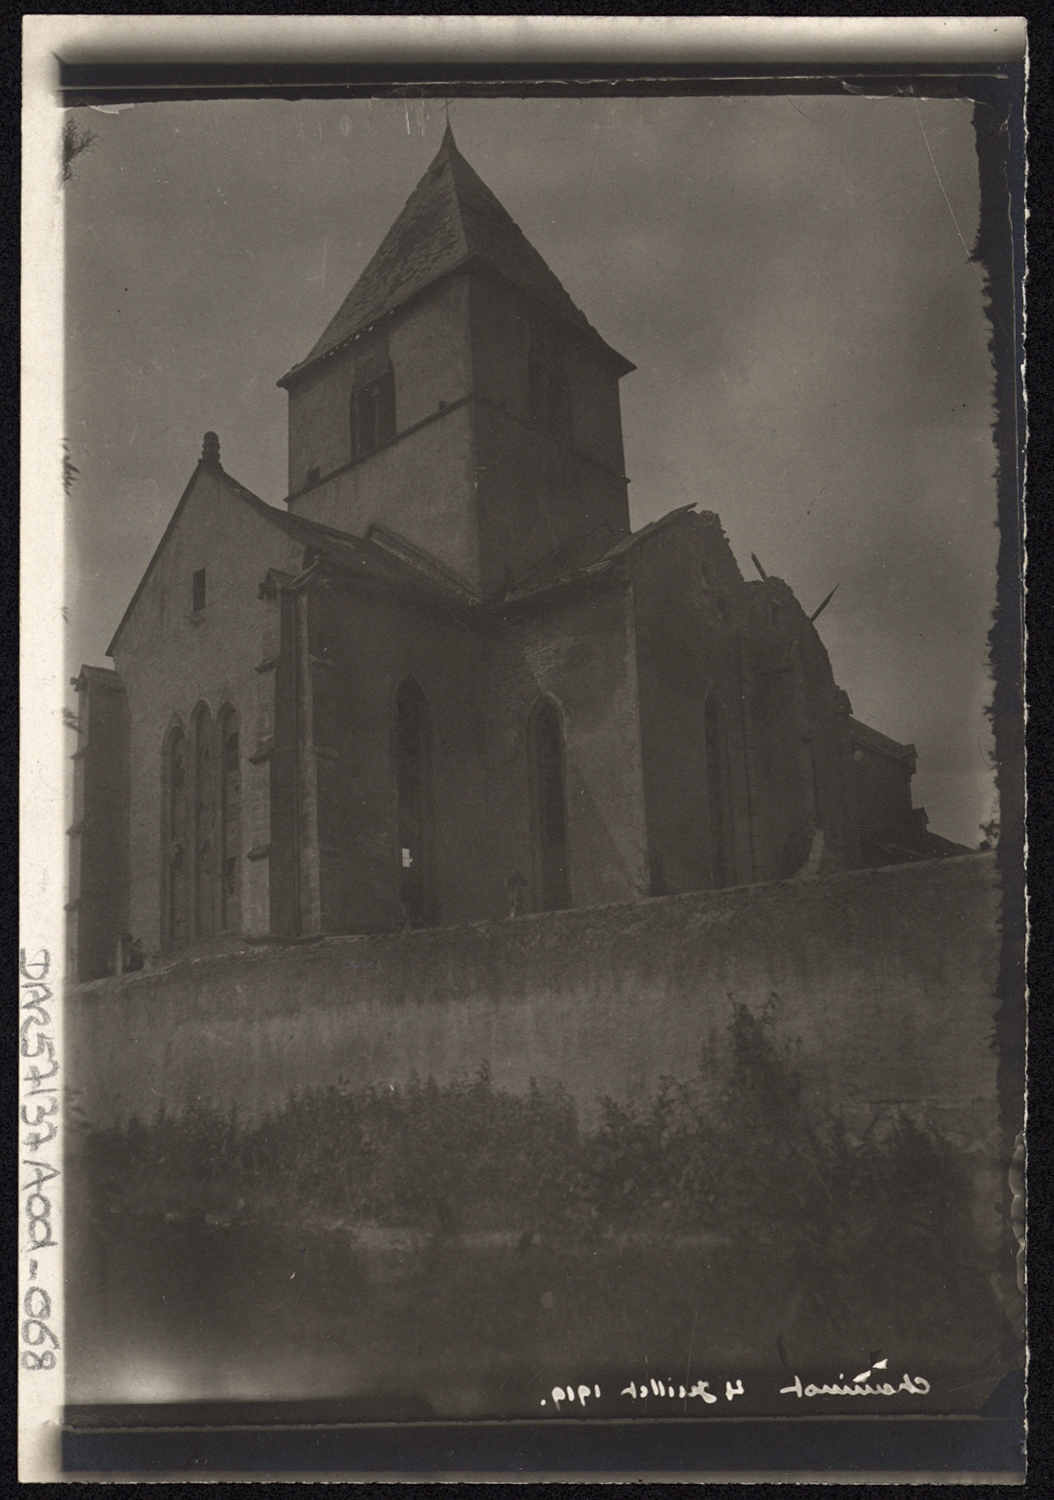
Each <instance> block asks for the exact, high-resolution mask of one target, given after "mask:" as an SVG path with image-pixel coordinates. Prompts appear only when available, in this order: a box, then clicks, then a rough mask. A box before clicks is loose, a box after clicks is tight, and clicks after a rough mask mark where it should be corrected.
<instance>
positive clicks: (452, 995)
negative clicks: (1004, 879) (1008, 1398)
mask: <svg viewBox="0 0 1054 1500" xmlns="http://www.w3.org/2000/svg"><path fill="white" fill-rule="evenodd" d="M998 917H999V893H998V889H997V881H996V872H995V864H994V858H993V856H990V855H971V856H965V857H963V858H959V859H951V860H945V861H942V862H938V863H926V864H917V865H907V866H898V867H892V868H887V869H878V870H865V871H857V872H854V873H851V874H847V875H843V876H837V877H830V878H826V879H822V880H816V881H801V882H795V881H787V882H779V883H774V884H768V885H759V886H749V887H742V888H739V889H735V890H730V891H725V892H720V893H714V892H707V893H701V894H693V895H688V896H673V897H663V898H658V899H655V900H649V901H642V902H639V903H636V904H633V905H626V906H611V907H603V908H594V909H590V910H581V911H571V912H561V913H553V914H548V915H544V916H533V917H525V918H520V919H517V920H512V921H505V922H492V923H479V924H475V925H472V926H467V927H459V928H447V929H440V930H433V931H425V932H413V933H407V934H404V935H391V936H382V937H361V938H354V937H353V938H330V939H326V940H324V941H321V942H318V943H313V944H308V945H302V946H288V947H286V946H283V947H262V948H258V949H253V950H250V951H240V952H237V953H231V954H227V955H220V956H212V957H207V958H198V959H188V960H185V961H182V962H180V963H177V964H174V965H172V966H170V967H168V968H166V969H164V970H160V971H156V972H144V973H139V974H135V975H132V976H127V977H125V978H123V979H111V980H102V981H99V982H97V983H95V984H93V985H85V986H81V987H79V988H76V989H72V990H71V991H69V992H68V994H67V1000H66V1037H67V1053H68V1056H69V1059H70V1061H69V1078H70V1082H71V1084H72V1091H73V1098H74V1100H75V1103H76V1106H77V1108H78V1111H79V1113H80V1115H81V1116H82V1118H83V1119H84V1120H85V1122H86V1123H88V1124H93V1125H107V1124H111V1123H114V1122H118V1121H123V1120H127V1119H128V1118H129V1117H130V1116H131V1115H133V1114H136V1115H138V1116H139V1117H140V1118H141V1119H143V1120H149V1119H151V1118H153V1116H154V1115H156V1113H157V1111H158V1110H159V1108H160V1107H161V1106H162V1104H163V1105H164V1107H165V1109H166V1111H167V1112H168V1113H170V1114H173V1113H174V1114H176V1115H178V1114H179V1113H180V1112H181V1111H182V1110H183V1109H184V1108H185V1107H186V1106H187V1105H188V1104H189V1103H190V1102H191V1101H200V1102H201V1103H203V1104H205V1105H207V1106H210V1107H220V1108H230V1107H231V1106H232V1105H236V1106H237V1109H238V1113H239V1116H240V1117H241V1118H242V1119H246V1120H248V1119H252V1118H254V1117H258V1116H259V1115H260V1114H262V1113H264V1112H266V1111H268V1110H269V1109H271V1108H273V1107H275V1106H278V1105H280V1104H282V1103H283V1102H284V1101H285V1099H286V1098H287V1097H288V1094H289V1092H290V1090H294V1089H295V1090H297V1091H298V1092H299V1091H303V1090H305V1089H311V1088H317V1087H325V1086H328V1085H330V1084H334V1085H338V1086H347V1087H351V1088H361V1087H363V1086H365V1085H373V1086H375V1087H383V1086H384V1085H386V1084H389V1083H401V1082H404V1081H406V1080H407V1079H408V1078H409V1077H411V1075H414V1074H416V1075H417V1076H418V1077H420V1078H421V1079H424V1078H427V1077H429V1076H433V1077H435V1078H436V1080H437V1081H439V1082H442V1081H445V1080H448V1079H450V1078H452V1077H456V1076H459V1075H465V1074H471V1073H473V1072H475V1071H476V1070H477V1069H478V1068H480V1067H481V1066H483V1065H484V1064H486V1065H488V1066H489V1068H490V1070H491V1072H492V1075H493V1080H494V1084H495V1086H497V1087H503V1088H506V1089H509V1090H511V1091H514V1092H521V1091H524V1090H526V1089H527V1088H528V1086H529V1083H530V1080H531V1079H534V1080H535V1081H536V1082H537V1083H538V1084H540V1085H542V1086H545V1085H546V1084H550V1083H559V1084H560V1085H562V1087H563V1088H564V1089H565V1090H566V1091H567V1092H568V1093H569V1094H571V1096H572V1097H573V1098H574V1099H575V1101H576V1103H577V1105H578V1107H579V1111H580V1115H581V1118H582V1119H583V1122H584V1123H588V1122H589V1121H590V1120H591V1119H592V1118H593V1117H594V1111H595V1108H596V1101H597V1098H598V1096H601V1095H607V1096H610V1097H611V1098H613V1099H615V1100H617V1101H619V1102H621V1103H626V1102H633V1101H635V1100H640V1099H645V1098H648V1097H650V1096H652V1095H653V1094H654V1092H655V1089H656V1087H657V1085H658V1083H659V1080H660V1079H661V1078H662V1077H663V1076H673V1077H677V1078H682V1079H683V1078H688V1077H692V1076H698V1075H700V1074H702V1075H703V1076H705V1074H706V1071H707V1067H708V1059H713V1058H714V1056H715V1054H716V1052H717V1051H718V1050H719V1049H720V1047H721V1046H722V1044H723V1038H724V1037H725V1035H726V1033H727V1023H728V1021H729V1019H730V1016H731V1005H732V1002H733V1001H735V1002H737V1003H739V1004H744V1005H747V1006H748V1007H750V1008H751V1009H754V1010H757V1009H759V1008H760V1007H761V1006H763V1005H765V1004H767V1003H770V1001H771V1002H772V1003H773V1004H775V1006H776V1019H777V1025H778V1029H779V1031H780V1032H781V1033H782V1034H783V1035H784V1037H785V1038H786V1039H787V1040H788V1041H791V1042H795V1043H796V1042H798V1041H800V1056H801V1059H802V1067H803V1069H804V1070H805V1073H806V1077H807V1078H808V1081H809V1087H810V1089H814V1090H816V1091H817V1093H816V1097H817V1099H818V1100H819V1101H820V1102H823V1103H825V1104H827V1105H828V1106H830V1107H831V1108H836V1107H837V1108H840V1109H842V1110H843V1111H845V1113H846V1115H847V1117H848V1118H849V1119H850V1121H853V1120H854V1119H855V1120H859V1121H869V1120H871V1119H874V1118H875V1117H876V1116H877V1117H880V1116H881V1115H882V1114H883V1112H888V1111H889V1110H891V1109H894V1108H897V1107H902V1108H905V1109H907V1110H908V1111H910V1112H911V1113H912V1114H913V1115H914V1116H915V1117H916V1118H920V1119H925V1120H926V1121H928V1122H929V1123H930V1124H931V1125H932V1126H934V1127H935V1128H937V1129H938V1130H940V1131H941V1132H942V1134H944V1135H945V1136H946V1137H947V1138H948V1139H949V1140H950V1141H951V1142H952V1143H954V1144H955V1145H956V1146H957V1147H958V1148H959V1149H960V1150H962V1151H964V1152H966V1153H967V1155H968V1156H970V1157H972V1158H973V1159H974V1164H975V1167H976V1169H977V1170H978V1171H979V1172H981V1173H982V1175H984V1176H985V1177H988V1176H989V1174H990V1173H992V1172H998V1171H999V1170H1001V1169H1000V1167H999V1154H1000V1147H999V1142H998V1108H997V1097H996V1087H997V1085H996V1075H997V1058H996V1055H995V1053H994V1051H993V1050H992V1045H991V1036H992V1030H993V1015H994V1011H995V1008H996V1000H995V990H996V979H997V970H998V958H999V930H998ZM772 997H776V998H775V1000H774V1001H773V1000H772ZM990 1181H991V1188H992V1194H993V1197H992V1198H990V1199H989V1207H988V1210H987V1212H988V1213H992V1212H993V1211H994V1209H995V1205H996V1204H997V1203H998V1202H999V1201H1000V1198H999V1189H998V1187H997V1183H996V1180H995V1178H990ZM986 1196H987V1195H986Z"/></svg>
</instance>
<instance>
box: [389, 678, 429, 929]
mask: <svg viewBox="0 0 1054 1500" xmlns="http://www.w3.org/2000/svg"><path fill="white" fill-rule="evenodd" d="M395 784H396V803H397V815H398V835H399V900H400V902H401V905H402V910H403V916H404V918H405V919H406V920H408V921H410V922H412V923H413V925H414V926H415V927H428V926H431V925H432V924H433V923H434V922H435V921H436V900H435V888H434V881H433V871H432V867H433V849H432V716H431V713H430V712H429V708H428V700H427V699H426V697H425V695H424V693H423V692H422V691H421V689H420V687H419V686H418V684H417V683H416V682H415V681H414V679H413V678H412V677H407V678H406V679H405V681H404V682H403V683H402V684H401V685H400V687H399V691H398V692H397V693H396V695H395Z"/></svg>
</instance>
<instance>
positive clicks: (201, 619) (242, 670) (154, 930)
mask: <svg viewBox="0 0 1054 1500" xmlns="http://www.w3.org/2000/svg"><path fill="white" fill-rule="evenodd" d="M301 558H302V548H300V547H298V546H297V545H296V544H295V543H294V542H292V541H291V540H290V539H289V538H287V537H285V536H284V535H283V534H282V533H281V532H280V531H279V530H278V529H277V528H276V527H273V526H271V525H270V524H269V523H268V522H267V520H266V519H265V518H264V517H261V516H259V515H257V514H256V513H255V512H254V511H253V509H252V508H251V507H250V506H249V505H248V504H247V503H246V502H244V501H242V500H240V499H238V498H237V497H236V496H234V495H232V494H231V493H230V491H229V489H228V488H227V487H226V485H225V484H224V483H223V481H222V479H219V478H217V476H215V475H213V474H211V473H210V472H209V471H208V470H207V469H204V468H201V469H199V470H198V473H197V475H196V478H195V481H194V488H193V490H192V492H191V494H190V496H189V497H188V500H187V503H186V506H185V508H184V510H183V513H182V515H181V516H180V517H179V519H178V521H177V522H176V525H175V527H174V529H173V531H172V533H171V534H170V536H169V538H168V540H167V542H166V544H165V548H164V550H163V552H162V553H161V555H160V556H159V557H158V559H157V561H156V563H155V565H154V567H153V571H152V572H151V574H150V576H149V577H148V578H147V581H146V584H145V586H144V588H143V591H142V593H141V594H140V596H139V599H138V600H137V602H136V605H135V608H134V610H133V612H132V614H131V616H130V617H129V619H128V620H127V621H126V623H125V627H124V629H123V630H122V632H121V635H120V639H119V641H118V643H117V647H116V649H115V651H114V663H115V665H116V667H117V670H118V671H119V672H120V674H121V680H122V681H123V682H124V684H125V688H126V691H127V695H128V714H129V733H130V751H131V753H130V763H131V772H130V781H131V798H130V872H129V874H130V881H129V887H130V889H129V931H130V933H131V935H132V936H133V937H136V938H139V939H141V941H142V942H143V944H144V946H145V947H146V948H148V949H153V948H156V947H157V946H158V943H159V941H160V900H161V891H160V871H161V814H162V805H161V778H162V745H163V742H164V739H165V735H166V734H167V732H168V729H169V727H170V725H171V724H172V722H173V721H174V720H175V719H177V718H178V719H179V720H180V722H181V723H182V725H183V727H184V729H185V730H186V731H188V732H189V728H190V716H191V714H192V713H193V711H194V708H195V705H196V704H197V703H198V702H199V701H204V702H205V703H207V704H208V706H209V710H210V712H211V713H212V715H213V717H215V715H216V712H217V710H218V709H219V708H220V706H221V704H222V703H223V701H224V700H225V699H229V700H230V701H232V702H233V703H234V705H235V707H236V708H237V710H238V715H239V720H240V750H241V757H242V783H243V787H245V786H246V785H247V776H246V769H247V768H246V756H247V755H249V754H250V753H252V751H253V749H254V748H255V741H256V725H257V716H258V712H259V711H260V709H261V707H262V706H264V705H263V704H262V702H261V699H266V695H267V694H268V693H271V692H273V684H272V683H271V681H270V677H269V675H266V674H265V675H264V676H261V674H260V673H258V672H257V671H256V667H257V665H258V664H259V663H260V662H261V661H262V660H263V659H264V657H265V655H266V654H267V652H268V650H269V649H270V647H269V644H268V642H267V640H266V624H267V620H268V618H269V606H268V605H267V604H266V603H265V602H263V601H261V600H260V599H259V598H258V597H257V590H258V587H259V585H260V583H261V581H262V580H263V578H264V576H265V574H266V572H267V570H268V568H271V567H275V568H279V569H282V570H285V571H288V572H292V573H295V572H297V571H298V570H299V566H300V560H301ZM202 567H204V568H205V569H206V580H207V584H206V586H207V602H206V607H205V609H204V611H203V612H202V613H201V615H200V616H198V617H195V616H194V614H193V612H192V608H191V604H192V595H191V580H192V576H193V574H194V572H195V571H196V570H197V569H199V568H202ZM245 817H246V810H245V808H244V806H243V822H244V819H245ZM244 847H246V845H245V844H244V842H243V848H244ZM245 873H246V861H245V860H244V859H243V860H242V874H243V878H244V877H245ZM246 906H247V902H246V901H245V900H243V910H245V909H246Z"/></svg>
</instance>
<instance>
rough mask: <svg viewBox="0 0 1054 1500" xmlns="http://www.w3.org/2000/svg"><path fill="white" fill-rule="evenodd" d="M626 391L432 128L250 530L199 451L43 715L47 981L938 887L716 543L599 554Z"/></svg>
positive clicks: (299, 396) (291, 387)
mask: <svg viewBox="0 0 1054 1500" xmlns="http://www.w3.org/2000/svg"><path fill="white" fill-rule="evenodd" d="M633 368H634V367H633V365H632V364H631V363H630V361H629V360H628V359H626V358H625V357H624V356H623V355H621V354H619V353H617V352H616V351H615V350H614V349H612V348H611V347H610V345H609V344H607V343H606V342H605V341H604V339H603V337H602V336H601V335H600V334H599V333H598V332H597V331H596V330H595V329H594V328H593V327H592V326H591V325H590V323H589V322H588V321H587V319H586V317H585V316H584V314H583V313H582V312H581V311H580V310H579V309H578V308H577V307H576V306H575V304H574V303H573V302H572V300H571V298H570V297H569V296H568V294H567V292H566V291H565V290H564V288H563V287H562V286H561V284H560V282H559V281H558V280H557V278H556V276H555V275H554V274H553V272H552V271H551V270H550V269H549V267H548V266H547V265H546V264H545V262H544V261H543V260H542V258H541V256H540V255H539V254H538V252H537V251H536V250H534V249H533V248H532V246H531V245H530V244H528V242H527V240H526V239H525V237H524V235H523V234H522V233H521V231H520V230H519V229H518V228H517V226H516V225H515V224H514V223H513V221H512V219H511V218H510V217H509V215H508V214H507V213H506V211H505V210H504V209H503V208H502V206H501V204H500V203H499V202H498V200H497V198H495V196H494V195H493V193H492V192H491V191H490V190H489V188H487V187H486V186H485V185H484V183H483V182H482V181H481V180H480V178H479V177H478V176H477V175H476V173H475V172H474V171H473V169H472V168H471V167H470V166H469V164H468V163H467V162H466V161H465V159H464V157H463V156H462V155H461V154H460V152H459V151H458V148H457V146H456V144H455V142H454V139H453V136H452V134H451V132H450V130H449V129H448V130H447V133H446V135H445V137H444V139H443V143H442V145H441V147H440V150H439V152H438V154H437V156H436V157H435V160H434V161H433V162H432V164H431V166H430V167H429V168H428V170H427V171H426V172H425V174H424V176H423V178H422V179H421V181H420V182H419V183H418V185H417V187H416V188H415V189H414V191H413V193H412V194H411V196H410V198H409V200H408V202H407V204H406V206H405V208H404V209H403V211H402V213H401V214H400V215H399V217H398V218H397V220H396V222H395V224H394V225H393V226H392V228H391V230H390V231H389V233H388V234H387V236H386V238H385V239H384V241H383V243H382V244H381V246H380V248H379V250H378V251H377V253H376V254H375V255H374V257H373V259H372V260H371V261H370V262H369V264H368V265H367V267H366V269H365V271H364V272H363V274H362V275H361V277H360V278H359V280H358V281H357V282H356V284H355V286H354V287H353V288H352V290H351V292H350V293H349V295H348V297H347V298H346V300H345V301H344V303H343V305H342V306H341V307H340V309H339V310H338V312H337V314H336V316H335V317H334V318H333V320H332V321H331V323H330V324H329V326H328V327H327V328H326V329H325V331H324V332H323V333H322V336H321V337H320V338H319V339H318V341H317V342H316V343H315V345H314V347H313V348H312V349H311V350H310V352H309V353H308V354H307V356H306V357H305V358H304V359H303V360H302V361H301V362H300V363H299V364H298V365H296V366H294V368H293V369H291V370H290V371H289V372H288V373H287V374H286V375H284V376H283V377H282V379H281V380H280V381H279V385H280V386H282V387H284V389H285V390H286V391H287V393H288V400H289V475H288V491H289V492H288V497H287V499H286V501H285V502H284V506H283V507H282V508H280V509H279V508H276V507H273V506H270V505H267V504H265V503H264V502H263V501H262V500H260V499H258V498H257V497H256V496H255V495H253V494H251V493H250V492H249V491H248V490H247V489H245V488H244V487H243V486H242V485H240V484H239V483H238V482H237V480H235V479H234V478H233V477H232V476H231V475H229V474H228V473H226V471H225V470H224V468H223V463H222V456H221V451H220V444H219V440H218V439H217V437H216V435H215V434H214V433H206V434H205V439H204V445H203V448H202V453H201V458H200V460H199V461H198V463H197V466H196V468H195V469H194V472H193V474H192V475H191V477H190V481H189V483H188V484H187V487H186V489H185V490H184V492H183V495H182V498H181V499H180V501H179V503H178V505H177V506H176V509H175V512H174V514H173V516H172V519H171V521H170V522H169V524H168V527H167V529H166V531H165V533H164V535H163V537H162V538H161V541H160V543H159V544H158V547H157V550H156V551H155V553H154V556H153V558H152V559H151V561H150V564H149V566H148V567H147V570H146V572H145V574H144V576H143V578H142V581H141V582H140V584H139V586H138V588H137V589H136V592H135V594H134V596H133V597H132V599H131V601H130V603H129V604H128V607H127V609H126V610H125V612H124V615H123V617H122V618H121V620H120V623H119V624H118V625H117V629H116V632H115V634H114V637H113V640H112V642H111V644H110V647H109V651H108V654H109V656H110V657H111V659H112V661H113V669H112V670H104V669H100V668H97V667H90V666H87V667H84V668H83V670H82V672H81V675H80V677H79V678H78V679H77V680H76V684H75V685H76V687H77V690H78V695H79V710H78V713H79V744H78V749H77V752H76V755H75V762H76V768H75V807H74V815H73V827H72V829H71V881H70V887H71V888H70V893H69V904H68V910H69V954H68V959H69V966H70V972H71V975H73V976H75V977H76V978H79V979H81V980H90V979H95V978H98V977H101V976H102V975H104V974H107V973H112V972H114V968H115V964H116V968H117V971H118V972H119V971H120V969H121V968H122V966H125V965H126V964H127V962H128V948H129V946H132V945H134V947H135V948H136V949H137V950H141V952H142V953H144V954H147V955H160V956H162V957H164V956H175V955H178V954H179V953H181V952H188V951H189V952H192V951H202V950H203V949H210V950H211V949H214V948H216V947H220V946H225V945H237V944H242V943H246V942H263V941H296V940H304V939H309V938H313V937H316V936H318V935H322V934H327V933H334V934H336V933H370V932H378V931H390V930H401V929H404V928H406V927H427V926H434V925H444V926H446V925H451V924H456V923H464V922H474V921H480V920H489V919H501V918H507V917H509V916H510V915H513V916H518V915H520V914H521V913H522V914H527V913H531V912H542V911H552V910H559V909H562V908H566V907H581V906H594V905H599V904H604V903H611V902H631V901H636V900H639V899H642V898H646V897H649V896H660V895H669V894H675V893H677V892H683V891H697V890H703V889H708V888H718V887H725V886H732V885H743V884H749V883H753V882H758V881H771V880H779V879H786V878H790V877H792V876H794V875H796V874H799V873H801V872H802V871H803V870H805V871H806V872H819V873H821V874H822V873H824V872H826V871H828V870H839V869H848V868H854V867H859V866H864V865H875V864H887V863H895V862H898V861H903V860H911V859H923V858H934V857H939V856H941V855H944V854H948V853H959V852H965V851H963V850H961V849H960V848H959V846H957V845H953V844H950V843H948V842H947V841H946V840H943V839H940V838H938V837H936V836H935V835H933V834H931V833H929V832H928V831H927V829H926V817H925V813H924V812H923V811H922V810H921V809H913V808H912V805H911V778H912V774H913V771H914V763H915V756H914V750H913V748H912V747H911V746H910V745H901V744H898V743H896V742H895V741H893V740H891V739H888V738H887V737H886V736H884V735H882V734H879V733H878V732H877V731H875V730H873V729H870V728H868V727H867V726H866V725H864V724H861V723H859V722H858V721H857V720H855V719H854V718H853V717H852V711H851V707H850V704H849V700H848V698H847V696H846V694H845V693H844V692H843V691H842V690H841V689H840V688H839V687H838V686H837V684H836V682H835V679H834V676H833V673H832V670H831V665H830V662H829V660H828V657H827V653H826V651H825V649H824V647H823V644H822V643H821V641H820V638H819V636H818V634H817V632H816V629H815V627H814V625H813V623H812V622H811V620H810V619H809V617H808V616H807V615H806V614H805V612H804V611H803V610H802V608H801V606H800V605H799V604H798V602H797V600H796V599H795V597H794V595H793V593H792V591H791V590H790V588H789V587H788V586H787V585H786V584H785V583H784V582H782V581H781V580H780V579H778V578H774V577H766V576H764V575H761V576H759V577H757V578H754V579H751V580H750V581H747V580H745V579H744V577H743V575H742V573H741V572H740V569H739V566H738V565H737V562H736V559H735V558H734V557H733V555H732V552H731V550H730V548H729V545H728V542H727V540H726V538H725V536H724V533H723V531H722V529H721V524H720V521H719V519H718V517H717V516H716V515H714V514H712V513H710V512H707V511H699V510H697V509H696V506H695V504H694V503H692V500H691V497H690V496H675V497H671V498H673V499H675V500H676V501H677V504H676V508H674V509H671V510H670V512H669V514H667V515H665V516H664V517H663V518H662V519H661V520H659V521H655V522H653V523H652V524H650V525H648V526H645V527H643V528H642V529H641V530H639V531H636V532H634V531H632V530H631V529H630V517H629V503H628V495H627V483H628V481H627V478H626V474H625V463H624V457H623V444H622V429H621V420H620V411H619V382H620V380H621V379H622V378H623V377H624V376H627V375H629V374H630V373H631V371H632V370H633ZM758 572H759V574H760V569H758ZM115 955H116V958H115ZM136 961H138V959H137V960H136Z"/></svg>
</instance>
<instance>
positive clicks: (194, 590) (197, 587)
mask: <svg viewBox="0 0 1054 1500" xmlns="http://www.w3.org/2000/svg"><path fill="white" fill-rule="evenodd" d="M191 596H192V598H191V608H192V610H193V611H194V613H195V614H197V613H198V612H199V611H200V610H203V609H204V608H205V569H204V568H199V569H198V570H197V572H196V573H195V574H194V578H193V581H192V585H191Z"/></svg>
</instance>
